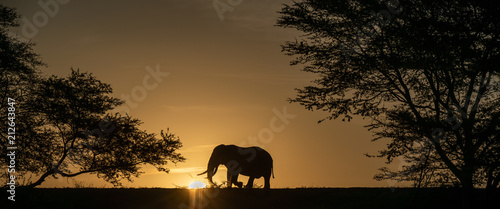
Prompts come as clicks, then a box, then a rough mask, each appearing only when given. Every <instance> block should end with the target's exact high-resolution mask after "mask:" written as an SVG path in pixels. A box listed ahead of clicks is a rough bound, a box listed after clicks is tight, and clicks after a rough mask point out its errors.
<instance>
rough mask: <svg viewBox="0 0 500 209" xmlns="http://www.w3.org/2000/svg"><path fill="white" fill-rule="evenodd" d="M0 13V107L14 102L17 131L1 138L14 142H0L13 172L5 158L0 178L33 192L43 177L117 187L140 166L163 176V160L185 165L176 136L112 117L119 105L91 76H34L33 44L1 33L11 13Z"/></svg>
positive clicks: (10, 21) (75, 73)
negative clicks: (88, 177)
mask: <svg viewBox="0 0 500 209" xmlns="http://www.w3.org/2000/svg"><path fill="white" fill-rule="evenodd" d="M0 10H1V12H2V14H1V17H3V19H2V21H0V22H1V23H3V24H2V28H1V35H2V36H1V38H2V39H1V40H0V41H2V47H1V48H0V50H1V52H2V54H1V56H0V60H1V61H2V62H1V64H0V65H1V67H2V81H6V83H5V84H4V83H3V82H2V88H3V89H5V90H6V91H3V92H2V93H3V95H2V105H0V107H1V108H2V110H6V109H7V108H8V107H10V104H8V103H7V98H8V97H11V98H13V99H14V100H15V103H14V107H15V117H10V116H9V117H10V118H13V119H12V121H14V122H15V128H16V132H15V137H16V140H12V137H11V138H9V134H8V133H7V132H5V131H3V132H1V133H0V135H1V138H2V141H3V142H9V139H10V140H11V141H12V142H13V143H12V144H8V143H1V144H0V154H1V155H2V156H6V155H7V152H10V151H11V150H8V149H7V147H8V146H15V147H17V149H16V150H15V172H12V173H8V172H6V171H7V167H8V166H9V165H10V162H9V159H6V160H5V161H2V162H1V164H0V168H1V169H2V171H4V172H6V173H3V175H2V176H1V177H2V178H9V176H10V175H12V174H15V176H16V180H17V183H18V184H22V185H25V186H29V187H35V186H38V185H40V184H41V183H42V182H43V181H44V180H45V179H46V178H47V177H54V178H57V177H61V176H62V177H74V176H77V175H81V174H85V173H91V174H96V175H97V176H98V177H99V178H103V179H104V180H106V181H108V182H110V183H112V184H113V185H115V186H117V185H120V182H121V180H123V179H127V180H129V181H130V180H131V178H132V177H133V176H135V177H137V176H139V175H140V174H141V171H140V168H141V166H143V165H145V164H149V165H153V166H154V167H156V168H157V169H158V170H159V171H162V172H167V173H168V171H169V169H168V168H167V164H168V162H173V163H177V162H183V161H184V160H185V158H184V157H182V156H181V155H180V154H179V153H177V150H178V149H179V148H180V147H182V143H181V142H180V139H179V137H177V136H176V135H174V134H172V133H170V132H169V130H168V129H167V130H166V131H165V132H164V131H161V134H160V135H159V136H157V135H156V134H151V133H147V132H146V131H144V130H141V129H140V128H139V126H140V124H141V121H140V120H138V119H136V118H132V117H130V116H128V115H125V116H124V115H120V114H118V113H113V110H114V109H115V108H116V107H118V106H119V105H122V104H123V101H121V100H119V99H117V98H115V97H112V96H110V94H111V93H112V88H111V86H110V85H109V84H106V83H103V82H101V81H99V80H98V79H97V78H96V77H94V76H93V75H92V74H90V73H82V72H80V71H79V70H73V69H72V70H71V74H70V75H68V76H67V77H65V78H61V77H57V76H50V77H43V76H42V75H41V73H40V72H38V71H37V70H35V69H36V67H38V66H41V65H42V63H41V61H39V59H38V56H37V55H36V54H35V53H33V52H32V49H31V46H32V45H31V44H25V43H22V42H19V41H17V40H16V39H15V38H13V37H8V36H7V35H6V32H7V29H6V27H7V26H17V25H18V24H16V23H15V22H14V21H15V20H16V17H17V15H16V14H15V12H14V11H13V10H12V9H9V8H6V7H3V6H0ZM5 17H8V18H5ZM2 115H3V113H2ZM4 118H5V117H4ZM9 120H10V119H9ZM6 122H7V121H5V120H4V121H2V123H1V124H0V128H1V129H2V130H7V128H8V127H10V126H11V125H10V124H9V123H6ZM19 178H21V179H23V180H24V182H20V181H19V180H20V179H19ZM31 178H35V180H34V181H32V180H31Z"/></svg>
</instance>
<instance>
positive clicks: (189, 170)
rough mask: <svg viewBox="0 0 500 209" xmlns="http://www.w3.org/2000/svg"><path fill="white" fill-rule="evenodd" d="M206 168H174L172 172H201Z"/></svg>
mask: <svg viewBox="0 0 500 209" xmlns="http://www.w3.org/2000/svg"><path fill="white" fill-rule="evenodd" d="M206 169H207V168H206V167H187V168H172V169H170V173H201V172H203V171H205V170H206Z"/></svg>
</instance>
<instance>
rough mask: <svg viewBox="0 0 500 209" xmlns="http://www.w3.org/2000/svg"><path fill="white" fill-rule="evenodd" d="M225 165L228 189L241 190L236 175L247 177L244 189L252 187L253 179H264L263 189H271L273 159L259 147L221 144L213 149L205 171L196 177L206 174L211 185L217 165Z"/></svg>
mask: <svg viewBox="0 0 500 209" xmlns="http://www.w3.org/2000/svg"><path fill="white" fill-rule="evenodd" d="M221 164H223V165H225V166H226V168H227V181H228V182H229V188H231V187H232V185H233V184H234V185H236V186H237V187H239V188H241V187H242V186H243V183H242V182H238V175H240V174H241V175H245V176H248V177H249V179H248V183H247V185H246V188H252V187H253V181H254V179H256V178H257V179H258V178H260V177H264V182H265V185H264V189H269V188H270V187H271V184H270V182H269V181H270V178H271V174H272V176H273V178H274V171H273V158H272V157H271V155H270V154H269V153H268V152H267V151H266V150H264V149H262V148H260V147H238V146H236V145H224V144H221V145H219V146H217V147H215V148H214V150H213V152H212V155H211V156H210V160H209V161H208V166H207V170H206V171H205V172H203V173H200V174H198V175H203V174H205V173H207V178H208V181H209V182H210V183H211V184H212V185H213V184H214V183H213V181H212V177H213V176H214V175H215V173H217V169H218V167H219V165H221Z"/></svg>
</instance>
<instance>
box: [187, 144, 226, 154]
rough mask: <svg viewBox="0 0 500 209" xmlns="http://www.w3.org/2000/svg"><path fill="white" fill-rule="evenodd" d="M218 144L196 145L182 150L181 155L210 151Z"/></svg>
mask: <svg viewBox="0 0 500 209" xmlns="http://www.w3.org/2000/svg"><path fill="white" fill-rule="evenodd" d="M217 145H219V144H205V145H198V146H194V147H189V148H186V149H182V153H189V152H204V151H207V150H209V151H212V149H213V148H214V147H216V146H217Z"/></svg>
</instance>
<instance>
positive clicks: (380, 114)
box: [278, 0, 500, 190]
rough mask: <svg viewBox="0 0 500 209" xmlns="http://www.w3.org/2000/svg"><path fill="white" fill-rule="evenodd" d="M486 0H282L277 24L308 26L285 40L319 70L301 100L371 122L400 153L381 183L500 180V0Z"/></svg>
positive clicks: (495, 183) (307, 67)
mask: <svg viewBox="0 0 500 209" xmlns="http://www.w3.org/2000/svg"><path fill="white" fill-rule="evenodd" d="M488 2H489V1H462V0H460V1H417V0H408V1H406V0H405V1H403V0H401V1H381V0H379V1H364V0H348V1H330V0H303V1H300V2H296V3H294V4H291V5H285V6H284V8H283V9H282V10H281V12H280V14H281V16H280V17H279V19H278V26H281V27H284V28H295V29H297V30H299V31H302V32H304V33H305V34H304V36H301V38H300V39H299V40H295V41H289V42H286V44H285V45H283V51H284V52H285V53H286V54H287V55H291V56H295V59H294V60H293V61H292V62H291V64H292V65H303V66H304V67H303V70H304V71H306V72H311V73H316V74H318V75H319V78H318V79H317V80H314V83H315V85H313V86H306V87H304V88H302V89H298V90H297V91H298V95H297V97H296V98H293V99H291V101H292V102H298V103H300V104H301V105H303V106H305V108H307V109H309V110H322V111H327V112H329V113H330V114H331V115H330V116H329V117H327V118H326V119H336V118H339V117H341V118H343V120H345V119H347V120H350V119H352V117H353V116H354V115H358V116H362V117H363V118H369V119H371V123H370V125H368V126H367V127H368V128H369V129H370V130H372V131H374V132H375V134H376V138H375V139H374V140H379V139H382V138H385V139H390V143H389V144H388V145H387V148H386V149H384V150H382V151H380V155H378V156H379V157H386V158H387V161H388V163H390V162H392V161H393V160H394V159H395V158H397V157H402V158H403V161H404V163H403V165H404V166H403V169H402V170H399V171H390V170H389V169H387V168H382V171H383V172H382V173H381V174H379V175H377V176H376V179H379V180H381V179H397V180H407V181H414V182H415V183H416V184H417V186H425V185H428V186H436V185H450V184H454V183H458V184H459V185H461V187H463V188H465V189H466V190H471V189H472V188H473V187H474V186H484V187H487V188H498V187H499V182H500V167H499V165H500V138H499V133H500V125H499V124H500V123H499V116H500V94H499V89H500V82H499V81H500V80H499V73H500V68H499V67H498V66H499V62H500V59H499V58H500V57H499V52H500V51H499V50H500V48H499V44H500V42H499V35H500V33H499V29H500V16H499V15H498V13H499V6H498V5H497V4H494V3H491V4H490V3H488Z"/></svg>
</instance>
